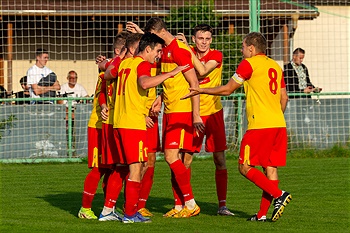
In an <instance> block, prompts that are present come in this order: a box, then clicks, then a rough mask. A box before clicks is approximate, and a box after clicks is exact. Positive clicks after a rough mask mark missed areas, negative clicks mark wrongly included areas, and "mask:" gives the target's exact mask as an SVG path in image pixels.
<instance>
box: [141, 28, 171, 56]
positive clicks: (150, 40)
mask: <svg viewBox="0 0 350 233" xmlns="http://www.w3.org/2000/svg"><path fill="white" fill-rule="evenodd" d="M157 44H161V45H164V44H165V41H164V40H163V39H162V38H160V37H159V36H157V35H156V34H154V33H150V32H146V33H145V34H143V36H142V38H141V40H140V43H139V52H142V51H143V50H145V49H146V47H147V46H150V47H151V49H154V47H155V46H156V45H157Z"/></svg>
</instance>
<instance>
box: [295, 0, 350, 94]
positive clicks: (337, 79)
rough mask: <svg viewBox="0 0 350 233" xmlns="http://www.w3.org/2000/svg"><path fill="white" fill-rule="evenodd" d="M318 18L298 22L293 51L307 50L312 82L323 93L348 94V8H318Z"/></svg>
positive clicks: (349, 84)
mask: <svg viewBox="0 0 350 233" xmlns="http://www.w3.org/2000/svg"><path fill="white" fill-rule="evenodd" d="M318 9H319V12H320V16H319V17H317V18H316V19H314V20H308V21H304V20H303V21H300V20H299V22H298V28H297V30H296V32H295V36H294V46H293V49H295V48H297V47H301V48H303V49H305V50H306V54H305V59H304V62H303V63H304V64H305V65H306V66H307V67H308V69H309V72H310V78H311V82H312V83H313V84H314V85H315V86H319V87H322V88H323V90H324V91H325V92H349V91H350V18H349V15H350V7H348V6H318Z"/></svg>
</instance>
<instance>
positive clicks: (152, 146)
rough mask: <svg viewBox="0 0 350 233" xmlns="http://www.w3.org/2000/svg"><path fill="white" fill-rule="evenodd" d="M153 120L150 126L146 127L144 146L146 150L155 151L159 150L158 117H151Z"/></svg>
mask: <svg viewBox="0 0 350 233" xmlns="http://www.w3.org/2000/svg"><path fill="white" fill-rule="evenodd" d="M151 119H152V120H153V122H154V126H153V127H152V128H147V138H146V146H147V152H151V153H156V152H158V151H160V140H159V127H158V117H151Z"/></svg>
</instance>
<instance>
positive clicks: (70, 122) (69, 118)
mask: <svg viewBox="0 0 350 233" xmlns="http://www.w3.org/2000/svg"><path fill="white" fill-rule="evenodd" d="M72 102H73V101H72V100H71V98H68V100H67V103H68V157H69V158H72V156H73V148H72V140H73V132H72V131H73V124H72V118H73V114H72Z"/></svg>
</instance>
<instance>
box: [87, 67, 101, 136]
mask: <svg viewBox="0 0 350 233" xmlns="http://www.w3.org/2000/svg"><path fill="white" fill-rule="evenodd" d="M103 75H104V72H101V73H99V75H98V79H97V83H96V88H95V94H94V100H93V103H92V111H91V115H90V120H89V123H88V127H91V128H97V129H102V117H101V106H100V103H99V101H98V98H99V96H100V92H101V85H102V80H103Z"/></svg>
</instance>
